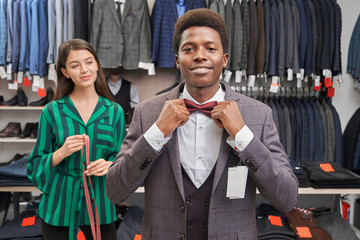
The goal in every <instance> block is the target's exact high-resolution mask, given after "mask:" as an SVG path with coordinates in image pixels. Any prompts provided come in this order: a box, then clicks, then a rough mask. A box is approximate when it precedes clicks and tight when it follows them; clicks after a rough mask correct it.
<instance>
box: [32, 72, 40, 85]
mask: <svg viewBox="0 0 360 240" xmlns="http://www.w3.org/2000/svg"><path fill="white" fill-rule="evenodd" d="M39 86H40V76H39V75H34V81H33V87H39Z"/></svg>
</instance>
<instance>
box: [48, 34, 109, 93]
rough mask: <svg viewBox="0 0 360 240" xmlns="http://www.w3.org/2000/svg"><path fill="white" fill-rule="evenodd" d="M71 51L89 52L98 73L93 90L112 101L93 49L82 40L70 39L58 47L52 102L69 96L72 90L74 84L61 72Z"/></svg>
mask: <svg viewBox="0 0 360 240" xmlns="http://www.w3.org/2000/svg"><path fill="white" fill-rule="evenodd" d="M71 50H87V51H89V52H90V53H91V54H92V55H93V56H94V58H95V60H96V62H97V64H98V72H97V78H96V81H95V90H96V92H97V94H99V95H101V96H103V97H106V98H107V99H110V100H113V98H112V96H111V94H110V92H109V89H108V87H107V83H106V79H105V76H104V72H103V69H102V67H101V65H100V61H99V58H98V56H97V55H96V52H95V50H94V48H93V47H92V46H91V45H90V43H88V42H86V41H84V40H82V39H72V40H69V41H65V42H63V43H62V44H61V45H60V46H59V50H58V57H57V63H56V76H57V86H56V90H55V95H54V100H58V99H61V98H63V97H64V96H66V95H69V94H70V93H72V91H73V90H74V83H73V81H72V80H71V79H70V78H67V77H65V76H64V74H63V73H62V72H61V68H66V66H65V63H66V60H67V58H68V57H69V54H70V51H71Z"/></svg>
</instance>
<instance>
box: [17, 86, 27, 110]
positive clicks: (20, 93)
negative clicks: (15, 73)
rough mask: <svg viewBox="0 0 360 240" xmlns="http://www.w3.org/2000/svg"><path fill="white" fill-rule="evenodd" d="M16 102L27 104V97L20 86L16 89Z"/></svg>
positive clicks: (20, 104) (22, 104)
mask: <svg viewBox="0 0 360 240" xmlns="http://www.w3.org/2000/svg"><path fill="white" fill-rule="evenodd" d="M17 102H18V105H19V106H27V105H28V98H27V96H26V94H25V92H24V90H23V89H22V88H18V90H17Z"/></svg>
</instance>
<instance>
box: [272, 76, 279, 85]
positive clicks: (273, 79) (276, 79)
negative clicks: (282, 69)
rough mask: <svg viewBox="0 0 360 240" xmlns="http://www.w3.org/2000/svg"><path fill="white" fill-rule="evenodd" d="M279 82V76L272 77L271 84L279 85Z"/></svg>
mask: <svg viewBox="0 0 360 240" xmlns="http://www.w3.org/2000/svg"><path fill="white" fill-rule="evenodd" d="M278 81H279V76H272V77H271V82H272V83H275V84H278V83H279V82H278Z"/></svg>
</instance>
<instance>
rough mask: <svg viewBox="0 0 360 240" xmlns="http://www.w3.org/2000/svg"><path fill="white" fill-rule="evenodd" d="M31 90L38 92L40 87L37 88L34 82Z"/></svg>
mask: <svg viewBox="0 0 360 240" xmlns="http://www.w3.org/2000/svg"><path fill="white" fill-rule="evenodd" d="M31 90H32V91H33V92H38V87H37V86H34V82H33V84H32V85H31Z"/></svg>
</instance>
